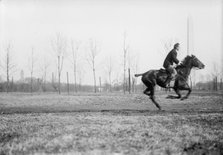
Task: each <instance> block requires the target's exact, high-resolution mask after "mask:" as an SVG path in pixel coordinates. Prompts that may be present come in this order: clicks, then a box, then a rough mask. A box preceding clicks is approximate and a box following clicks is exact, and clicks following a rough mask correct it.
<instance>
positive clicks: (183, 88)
mask: <svg viewBox="0 0 223 155" xmlns="http://www.w3.org/2000/svg"><path fill="white" fill-rule="evenodd" d="M181 90H187V91H188V92H187V94H186V96H184V97H182V98H181V100H185V99H187V98H188V97H189V95H190V93H191V88H190V86H189V85H188V83H186V84H185V85H184V87H182V89H181Z"/></svg>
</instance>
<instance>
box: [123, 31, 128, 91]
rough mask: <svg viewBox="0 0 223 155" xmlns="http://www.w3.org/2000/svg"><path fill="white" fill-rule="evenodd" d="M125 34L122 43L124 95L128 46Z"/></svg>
mask: <svg viewBox="0 0 223 155" xmlns="http://www.w3.org/2000/svg"><path fill="white" fill-rule="evenodd" d="M126 37H127V35H126V32H125V33H124V43H123V64H124V68H123V71H124V73H123V76H124V77H123V92H124V94H125V90H126V61H127V59H126V57H127V51H128V46H127V45H126Z"/></svg>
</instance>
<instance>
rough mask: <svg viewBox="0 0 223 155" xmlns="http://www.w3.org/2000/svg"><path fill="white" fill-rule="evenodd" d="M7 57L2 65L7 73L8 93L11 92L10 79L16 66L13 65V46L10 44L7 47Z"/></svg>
mask: <svg viewBox="0 0 223 155" xmlns="http://www.w3.org/2000/svg"><path fill="white" fill-rule="evenodd" d="M5 52H6V53H5V57H4V61H3V62H4V63H3V65H2V67H3V69H4V71H5V73H6V80H7V83H6V91H7V93H8V92H9V85H10V77H11V74H12V73H13V72H14V71H15V64H14V63H13V59H12V55H11V52H12V45H11V44H10V43H8V44H7V45H6V47H5Z"/></svg>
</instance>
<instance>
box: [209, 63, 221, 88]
mask: <svg viewBox="0 0 223 155" xmlns="http://www.w3.org/2000/svg"><path fill="white" fill-rule="evenodd" d="M211 75H212V78H213V89H214V90H218V80H219V78H220V76H221V71H220V67H218V65H217V64H216V63H213V70H212V73H211Z"/></svg>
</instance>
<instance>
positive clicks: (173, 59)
mask: <svg viewBox="0 0 223 155" xmlns="http://www.w3.org/2000/svg"><path fill="white" fill-rule="evenodd" d="M179 48H180V44H179V43H176V44H175V45H174V48H173V49H172V50H171V51H170V52H169V53H168V55H167V56H166V59H165V61H164V63H163V67H164V68H165V69H166V70H167V72H168V73H169V75H168V76H167V79H166V81H165V83H164V86H165V87H167V85H168V84H169V83H170V81H171V80H172V79H173V78H175V76H176V75H177V71H176V70H175V68H174V67H173V63H175V64H178V63H179V60H178V59H177V51H179Z"/></svg>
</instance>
